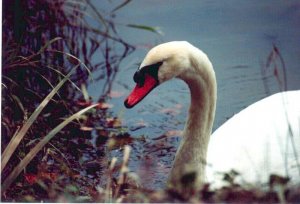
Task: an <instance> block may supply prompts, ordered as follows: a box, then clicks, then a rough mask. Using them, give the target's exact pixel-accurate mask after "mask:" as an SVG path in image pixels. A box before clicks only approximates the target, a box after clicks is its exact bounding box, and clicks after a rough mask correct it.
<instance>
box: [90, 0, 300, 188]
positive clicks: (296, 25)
mask: <svg viewBox="0 0 300 204" xmlns="http://www.w3.org/2000/svg"><path fill="white" fill-rule="evenodd" d="M100 4H101V3H98V6H99V7H101V6H103V5H100ZM106 6H107V5H106ZM111 7H113V6H111ZM299 19H300V3H299V1H297V0H294V1H280V0H273V1H260V0H254V1H238V0H230V1H197V0H189V1H171V0H168V1H160V0H152V1H132V2H131V3H130V4H129V5H127V6H126V7H124V8H123V9H121V10H119V12H118V13H117V16H116V21H117V22H120V23H132V24H141V25H149V26H159V27H161V30H162V31H163V32H164V35H163V36H159V35H156V34H153V33H150V32H146V31H141V30H136V29H132V28H128V27H122V26H121V27H119V28H118V29H119V30H118V31H119V33H120V34H121V36H122V37H123V38H124V39H125V40H126V41H128V42H130V43H131V44H133V45H136V47H137V50H136V51H135V52H134V53H133V54H131V55H130V56H129V57H127V58H126V59H125V60H124V61H123V63H122V65H121V67H120V71H119V73H118V75H117V79H116V80H115V82H114V84H113V90H114V91H118V92H121V93H124V95H123V96H122V97H118V98H113V99H112V100H111V101H110V102H111V103H113V105H114V109H113V111H114V113H115V114H116V115H121V117H122V120H123V125H126V126H127V127H128V128H129V133H130V134H131V135H132V137H134V138H140V137H141V136H143V137H144V138H145V140H143V142H141V140H137V141H136V142H134V143H133V144H132V154H131V160H130V168H131V170H132V171H135V172H137V173H138V174H139V175H140V177H141V182H142V184H143V185H144V186H145V187H148V188H155V187H162V186H163V185H164V182H165V179H166V177H167V175H168V172H169V169H170V167H171V165H172V161H173V158H174V154H175V152H176V147H177V145H178V144H179V142H180V137H179V136H178V133H177V132H176V130H181V129H182V128H183V127H184V123H185V118H186V114H187V109H188V106H189V99H190V96H189V92H188V89H187V86H186V85H185V84H184V83H183V82H182V81H179V80H173V81H170V82H167V83H165V84H163V85H161V86H160V87H158V88H156V90H154V91H153V92H152V93H151V94H150V95H148V97H146V98H145V99H144V100H143V101H142V102H141V103H140V104H138V105H137V106H136V107H135V108H133V109H130V110H126V109H125V108H124V107H123V101H124V99H125V97H126V96H127V95H128V94H129V92H130V91H131V89H132V88H133V87H134V82H133V80H132V76H133V73H134V72H135V70H136V69H137V68H138V65H137V64H138V63H139V62H141V61H142V60H143V58H144V56H145V54H146V53H147V51H148V50H149V48H150V47H152V46H154V45H156V44H159V43H162V42H167V41H173V40H186V41H189V42H190V43H192V44H193V45H195V46H196V47H198V48H200V49H202V50H203V51H204V52H206V53H207V54H208V56H209V58H210V59H211V61H212V63H213V65H214V69H215V72H216V76H217V81H218V100H217V111H216V118H215V123H214V129H216V128H218V127H219V126H220V125H222V124H223V123H224V122H225V121H226V120H227V119H228V118H230V117H231V116H232V115H234V114H235V113H238V112H239V111H240V110H242V109H243V108H245V107H247V106H248V105H250V104H252V103H254V102H255V101H258V100H260V99H261V98H264V97H266V96H268V95H271V94H273V93H276V92H279V91H280V87H279V84H278V81H277V80H276V78H275V77H274V74H273V70H272V69H269V70H267V74H266V79H265V80H263V76H262V68H263V67H264V65H265V64H266V62H267V57H268V55H269V53H270V52H271V50H272V49H273V45H276V46H277V47H278V49H279V51H280V53H281V54H282V56H283V59H284V62H285V66H286V71H287V89H288V90H295V89H300V80H299V79H300V68H299V64H300V63H299V61H300V44H299V43H300V21H299ZM266 87H267V89H266ZM97 88H98V87H97V84H92V85H91V86H90V87H89V92H90V93H91V95H92V96H93V98H94V99H95V100H97V98H98V97H99V94H98V93H99V92H98V91H97ZM170 130H171V132H170ZM168 131H169V132H168ZM166 132H168V134H169V135H171V136H169V137H160V136H162V135H164V134H166ZM157 138H158V139H157ZM116 154H117V155H118V153H116Z"/></svg>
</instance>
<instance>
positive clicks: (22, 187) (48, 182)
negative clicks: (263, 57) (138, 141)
mask: <svg viewBox="0 0 300 204" xmlns="http://www.w3.org/2000/svg"><path fill="white" fill-rule="evenodd" d="M126 6H130V0H124V1H122V2H121V3H120V4H119V5H117V6H116V7H114V8H113V9H112V10H110V11H105V12H104V11H99V10H98V9H97V8H96V7H95V5H94V4H93V3H92V1H89V0H78V1H63V0H57V1H51V0H15V1H10V0H3V22H2V25H3V28H2V32H3V34H2V84H1V87H2V89H1V91H2V98H1V100H2V107H1V108H2V109H1V135H2V137H1V149H2V150H1V151H2V152H1V201H3V202H247V203H250V202H264V203H274V202H281V203H286V202H299V201H300V187H299V186H298V187H289V185H288V178H283V177H280V176H278V175H270V182H269V184H266V185H267V187H265V188H264V189H261V188H260V187H256V186H251V187H249V186H240V185H238V184H236V183H235V178H236V177H237V176H239V174H238V172H235V171H232V172H228V173H226V174H224V180H225V181H227V183H228V186H227V187H224V188H222V189H216V190H212V189H210V186H209V184H206V185H204V186H203V188H202V189H201V190H200V191H199V192H194V194H193V195H192V196H190V197H186V195H180V194H178V193H176V192H175V191H173V190H172V189H168V190H150V189H146V188H143V187H141V186H140V185H139V182H138V180H139V179H138V176H137V174H135V171H137V170H135V169H130V168H129V167H128V162H129V160H130V153H131V147H130V143H131V142H132V141H133V138H132V137H131V136H130V135H129V133H127V127H123V126H122V123H121V119H120V118H119V117H118V116H115V115H114V113H113V112H112V111H111V106H110V104H109V103H108V102H107V101H108V99H109V98H111V97H112V95H113V94H118V93H112V90H111V86H112V83H113V82H114V79H115V76H116V74H117V72H118V70H119V65H120V63H121V62H122V60H123V59H124V58H126V57H127V56H128V55H130V54H131V53H132V52H133V51H134V50H135V47H134V46H133V45H130V44H128V43H127V42H126V41H125V40H124V39H123V38H122V36H121V35H120V34H119V33H118V32H117V29H116V28H117V27H118V26H126V27H129V28H131V29H139V30H144V31H148V32H153V33H154V34H161V31H160V30H159V29H158V28H155V27H150V26H145V25H135V24H132V23H128V24H127V25H120V24H117V23H116V22H114V15H116V14H117V12H118V10H120V9H123V7H126ZM275 62H277V63H275ZM270 70H271V72H273V76H275V78H276V79H277V81H278V84H279V86H280V89H281V90H285V89H286V79H285V70H286V68H285V64H284V60H283V58H282V56H281V54H280V52H279V49H278V48H277V47H276V46H275V45H274V47H273V50H272V51H271V53H270V56H269V57H268V60H267V63H266V65H264V66H262V76H263V77H267V75H268V74H267V73H268V72H270ZM282 76H283V77H282ZM93 81H101V82H102V84H103V86H102V87H100V88H99V92H101V96H100V98H99V99H98V100H97V101H92V99H91V97H90V96H89V94H88V92H87V86H88V84H89V83H90V82H93ZM266 87H267V84H266ZM266 91H267V88H266ZM93 138H95V142H92V140H93ZM112 149H120V150H121V153H122V155H123V158H122V159H121V161H118V159H117V158H116V157H110V156H109V155H110V154H109V151H110V150H112Z"/></svg>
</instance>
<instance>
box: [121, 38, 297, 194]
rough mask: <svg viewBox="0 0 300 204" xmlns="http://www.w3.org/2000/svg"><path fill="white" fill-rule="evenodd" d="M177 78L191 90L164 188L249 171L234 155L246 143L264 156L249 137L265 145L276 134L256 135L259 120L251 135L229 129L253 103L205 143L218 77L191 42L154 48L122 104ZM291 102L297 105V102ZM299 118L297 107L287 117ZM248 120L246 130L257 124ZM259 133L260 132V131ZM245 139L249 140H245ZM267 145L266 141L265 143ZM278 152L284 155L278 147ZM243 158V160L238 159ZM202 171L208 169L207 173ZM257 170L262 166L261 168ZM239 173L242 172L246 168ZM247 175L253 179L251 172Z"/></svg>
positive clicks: (189, 186) (191, 186)
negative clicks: (189, 100)
mask: <svg viewBox="0 0 300 204" xmlns="http://www.w3.org/2000/svg"><path fill="white" fill-rule="evenodd" d="M175 77H176V78H180V79H182V80H183V81H185V82H186V83H187V85H188V86H189V89H190V92H191V105H190V108H189V113H188V116H187V121H186V125H185V128H184V131H183V138H182V141H181V143H180V145H179V147H178V150H177V152H176V155H175V159H174V163H173V166H172V169H171V172H170V175H169V178H168V182H167V185H168V187H171V188H173V189H176V190H178V191H179V192H187V191H188V192H191V191H193V190H198V189H200V187H201V185H202V184H203V183H204V182H205V181H206V179H207V180H208V181H210V182H214V178H215V175H216V174H217V173H218V172H223V171H226V170H230V169H237V171H239V170H241V171H242V170H245V171H246V172H248V173H249V172H250V171H251V170H250V168H246V169H245V168H239V167H238V168H236V167H237V166H239V164H243V165H244V164H245V163H247V162H248V160H247V159H248V158H242V157H241V158H239V160H236V158H237V157H236V154H240V153H239V152H238V150H239V151H242V152H243V151H244V152H245V147H247V145H248V144H249V145H252V146H251V148H249V151H251V152H247V153H248V154H249V155H255V156H257V157H258V158H260V157H261V158H263V155H264V154H263V152H258V153H256V148H255V147H256V146H257V145H255V144H253V143H251V144H250V142H251V141H254V142H256V141H259V142H258V144H259V145H260V147H262V149H264V148H263V147H264V145H265V143H266V142H268V141H273V140H274V139H275V138H273V137H275V136H273V135H272V134H269V135H267V136H266V138H263V137H265V136H264V135H262V134H260V133H261V132H260V130H263V129H267V126H265V125H262V124H261V123H257V124H258V125H260V126H259V127H258V130H257V132H256V133H255V134H257V135H256V136H252V135H250V138H249V135H248V136H246V135H244V136H241V137H238V136H239V134H240V133H237V134H236V135H235V136H233V134H231V133H230V132H229V130H231V129H234V126H235V123H236V121H238V122H239V117H243V118H244V117H245V116H244V115H247V113H248V112H251V109H252V107H248V108H247V109H246V110H245V111H242V112H241V113H240V114H238V115H237V116H235V117H233V118H232V119H231V120H229V121H228V122H227V123H226V124H225V125H224V126H222V127H221V128H220V129H218V130H217V131H216V132H215V134H214V135H213V137H212V141H211V143H210V145H209V140H210V135H211V132H212V126H213V121H214V117H215V109H216V100H217V83H216V77H215V72H214V69H213V66H212V64H211V62H210V60H209V58H208V57H207V55H206V54H205V53H204V52H202V51H201V50H199V49H198V48H196V47H194V46H193V45H191V44H190V43H188V42H185V41H173V42H168V43H164V44H160V45H158V46H156V47H154V48H152V49H151V50H150V51H149V52H148V54H147V55H146V57H145V59H144V60H143V62H142V64H141V66H140V67H139V69H138V70H137V71H136V73H135V74H134V81H135V82H136V86H135V88H134V89H133V91H132V92H131V93H130V95H129V96H128V97H127V98H126V100H125V102H124V104H125V106H126V107H127V108H132V107H134V106H135V105H136V104H137V103H139V102H140V101H141V100H142V99H143V98H144V97H146V95H148V94H149V93H150V92H151V91H152V90H153V89H154V88H155V87H157V86H158V85H159V84H161V83H163V82H165V81H168V80H170V79H172V78H175ZM288 95H289V94H288ZM292 95H294V94H292ZM296 95H297V98H298V99H299V95H300V93H299V92H296ZM266 100H267V99H266ZM267 101H268V100H267ZM291 101H293V99H291ZM288 103H290V100H288ZM291 103H293V104H295V103H296V102H291ZM259 104H264V103H258V104H257V105H255V106H254V109H255V107H258V106H259ZM272 108H278V107H277V106H274V107H272V106H269V109H268V111H264V110H261V111H260V112H259V114H261V113H265V114H268V113H269V112H272V113H274V112H273V109H272ZM297 110H299V109H297ZM288 111H290V110H288ZM292 112H293V111H292ZM280 116H282V115H280ZM259 117H260V116H258V115H257V118H259ZM276 117H277V116H276ZM288 117H289V116H288ZM299 117H300V112H299V111H298V112H297V113H295V117H294V116H293V117H292V118H293V119H291V121H292V124H296V125H297V124H298V128H299V126H300V124H299V123H300V122H299V121H300V119H299ZM235 118H236V119H235ZM274 119H275V115H274ZM244 121H245V120H244ZM266 122H269V121H266ZM284 122H285V120H284ZM227 124H228V125H227ZM246 124H247V125H248V126H249V127H248V126H247V125H246V126H247V127H248V129H247V131H248V130H249V129H254V128H256V127H252V124H251V122H250V121H246ZM238 126H239V127H243V126H241V124H238ZM227 127H230V128H227ZM276 127H278V128H280V127H281V123H280V124H276ZM269 128H270V129H272V127H268V129H269ZM223 129H226V131H227V132H226V131H225V130H224V131H223ZM293 131H294V129H293ZM276 133H279V132H276ZM258 134H259V135H260V136H258ZM295 134H297V135H295V137H296V136H298V139H299V130H298V133H297V131H296V130H295ZM283 136H284V137H286V135H285V134H283ZM283 136H282V135H279V136H276V137H279V138H280V137H283ZM245 137H247V139H245ZM260 140H262V141H260ZM245 141H249V143H248V142H245ZM285 141H286V140H285ZM277 142H280V140H277ZM253 145H254V146H253ZM270 145H272V150H274V151H275V152H276V151H277V150H276V149H275V148H273V144H270ZM208 146H209V150H208ZM257 147H258V146H257ZM266 147H268V146H267V145H266ZM297 148H298V150H297V151H299V149H300V147H299V145H298V147H297ZM289 150H290V149H289ZM247 151H248V150H247ZM252 151H254V152H252ZM266 151H267V150H266ZM207 152H208V155H207ZM280 154H282V152H281V153H280ZM298 154H299V153H298ZM207 156H208V157H207ZM257 157H255V158H252V160H255V159H257ZM286 157H289V156H286ZM207 158H208V160H207ZM270 158H271V157H270ZM275 158H276V160H278V158H279V156H278V155H277V156H276V157H275ZM291 158H292V159H291V160H293V161H295V158H294V157H291ZM293 158H294V159H293ZM241 160H243V161H245V162H243V163H241ZM259 160H260V159H259ZM249 163H250V162H249ZM272 165H273V163H270V166H269V169H273V166H272ZM245 166H247V165H245ZM248 166H249V164H248ZM223 167H224V168H223ZM258 168H261V167H258ZM280 168H283V167H280ZM287 168H289V167H287ZM205 171H208V172H207V176H206V174H205ZM258 171H259V172H260V171H264V170H263V169H259V170H258ZM240 173H241V174H243V173H244V172H240ZM299 174H300V173H299ZM247 176H248V174H247ZM298 177H300V175H298ZM249 178H251V179H252V177H251V176H250V177H249ZM251 181H252V180H251ZM251 181H249V182H251Z"/></svg>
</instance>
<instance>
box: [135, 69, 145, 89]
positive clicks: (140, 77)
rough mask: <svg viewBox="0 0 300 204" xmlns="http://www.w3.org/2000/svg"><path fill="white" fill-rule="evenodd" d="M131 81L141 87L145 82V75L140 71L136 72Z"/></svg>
mask: <svg viewBox="0 0 300 204" xmlns="http://www.w3.org/2000/svg"><path fill="white" fill-rule="evenodd" d="M133 80H134V82H135V83H137V84H138V85H139V86H143V85H144V82H145V73H143V72H142V71H141V70H137V71H136V72H135V73H134V75H133Z"/></svg>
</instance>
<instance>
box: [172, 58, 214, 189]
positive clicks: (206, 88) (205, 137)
mask: <svg viewBox="0 0 300 204" xmlns="http://www.w3.org/2000/svg"><path fill="white" fill-rule="evenodd" d="M207 61H208V63H207V64H206V67H205V69H203V64H202V69H201V67H197V66H200V65H199V64H195V65H194V67H192V69H191V70H190V72H186V73H184V74H183V75H181V76H180V78H181V79H183V80H184V81H185V82H186V83H187V85H188V86H189V89H190V93H191V105H190V108H189V113H188V117H187V121H186V125H185V128H184V132H183V138H182V141H181V143H180V146H179V148H178V150H177V153H176V156H175V161H174V164H173V168H172V170H171V174H170V177H169V183H171V186H172V187H175V188H176V189H177V190H179V191H181V190H182V189H186V186H187V184H186V183H182V182H183V180H182V178H184V177H185V176H186V175H191V176H192V177H193V179H194V180H193V181H192V183H191V184H190V185H191V189H196V190H197V189H199V188H200V187H201V185H202V184H203V182H204V178H205V166H206V153H207V147H208V143H209V138H210V135H211V131H212V126H213V121H214V116H215V109H216V99H217V90H216V89H217V88H216V87H217V85H216V79H215V73H214V71H213V68H212V65H211V63H210V61H209V60H208V59H207Z"/></svg>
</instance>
